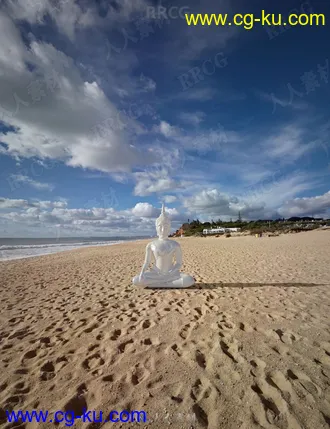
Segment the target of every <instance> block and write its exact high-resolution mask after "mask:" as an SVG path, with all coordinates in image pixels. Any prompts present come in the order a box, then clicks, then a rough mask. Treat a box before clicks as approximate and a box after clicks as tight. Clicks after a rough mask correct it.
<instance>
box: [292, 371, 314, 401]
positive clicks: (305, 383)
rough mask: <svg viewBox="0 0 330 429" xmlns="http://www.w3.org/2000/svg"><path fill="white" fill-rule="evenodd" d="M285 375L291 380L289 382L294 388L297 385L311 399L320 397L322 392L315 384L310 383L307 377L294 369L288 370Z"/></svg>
mask: <svg viewBox="0 0 330 429" xmlns="http://www.w3.org/2000/svg"><path fill="white" fill-rule="evenodd" d="M287 374H288V377H289V378H290V379H291V382H292V383H293V386H294V387H297V383H299V384H300V385H301V386H302V387H303V388H304V389H305V390H306V391H307V392H308V393H310V394H311V395H312V396H313V397H315V398H319V397H320V396H322V390H321V389H320V388H319V387H318V386H317V385H316V384H315V383H313V382H312V380H311V379H310V378H309V377H308V375H306V374H304V373H303V372H301V371H298V370H296V369H294V370H291V369H288V372H287ZM297 393H298V392H297Z"/></svg>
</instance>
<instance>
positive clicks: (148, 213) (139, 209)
mask: <svg viewBox="0 0 330 429" xmlns="http://www.w3.org/2000/svg"><path fill="white" fill-rule="evenodd" d="M132 213H133V215H134V216H140V217H146V218H155V217H156V216H159V214H160V209H157V208H156V207H154V206H153V205H151V204H149V203H138V204H136V205H135V207H133V209H132Z"/></svg>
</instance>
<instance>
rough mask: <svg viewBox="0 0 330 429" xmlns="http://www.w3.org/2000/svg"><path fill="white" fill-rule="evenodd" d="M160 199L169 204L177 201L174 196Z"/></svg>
mask: <svg viewBox="0 0 330 429" xmlns="http://www.w3.org/2000/svg"><path fill="white" fill-rule="evenodd" d="M162 199H163V200H164V202H165V203H167V204H171V203H174V202H175V201H176V200H177V197H176V196H175V195H164V197H162Z"/></svg>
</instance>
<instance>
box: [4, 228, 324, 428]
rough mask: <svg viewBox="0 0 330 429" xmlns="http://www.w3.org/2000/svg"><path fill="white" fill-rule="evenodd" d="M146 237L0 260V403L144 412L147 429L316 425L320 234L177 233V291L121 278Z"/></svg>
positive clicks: (129, 272) (320, 384) (320, 389)
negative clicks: (191, 281)
mask: <svg viewBox="0 0 330 429" xmlns="http://www.w3.org/2000/svg"><path fill="white" fill-rule="evenodd" d="M238 238H239V239H238ZM149 241H150V240H149V239H148V240H137V241H134V242H125V243H120V244H117V245H116V246H101V247H88V248H82V249H75V250H72V251H65V252H60V253H56V254H52V255H44V256H39V257H35V258H28V259H22V260H12V261H4V262H3V263H2V264H0V271H1V280H2V281H1V284H0V293H1V296H2V311H1V319H0V320H1V329H0V333H1V339H2V342H1V346H0V350H1V362H0V385H1V386H2V388H1V391H0V408H1V409H2V410H4V409H8V408H12V409H15V410H18V409H25V410H32V409H39V410H40V409H41V410H63V409H64V410H65V409H70V407H71V408H72V407H73V408H74V411H75V413H76V414H79V413H80V412H81V411H82V409H83V408H84V407H87V408H88V409H94V410H102V411H103V412H104V413H107V412H109V411H110V410H114V409H117V410H123V409H135V410H144V411H145V412H146V413H147V415H148V419H149V421H150V423H149V424H148V425H147V427H150V428H152V429H154V428H155V429H156V428H161V429H163V428H165V427H169V425H168V422H169V421H170V422H171V424H172V427H174V428H180V427H190V426H193V427H194V428H196V429H202V428H209V429H219V427H223V428H226V429H237V428H239V429H256V428H258V427H260V426H261V427H265V428H267V429H268V428H271V427H288V428H290V429H291V428H295V429H302V428H304V427H317V428H321V429H322V428H326V427H327V426H326V425H327V423H326V420H325V417H324V416H330V397H329V394H330V392H329V386H330V370H329V368H330V357H329V356H330V341H329V333H330V330H329V308H330V276H329V260H330V246H329V242H330V233H329V231H324V232H323V231H322V232H320V231H312V232H306V234H293V235H291V234H290V235H283V236H280V237H277V238H275V239H273V238H261V239H257V238H255V237H251V236H247V237H237V239H234V238H229V239H227V238H223V239H222V238H220V239H213V238H212V239H211V238H208V239H204V238H193V237H189V239H188V238H183V239H181V238H179V239H178V240H177V241H178V242H179V243H180V244H181V246H182V251H183V261H184V264H183V267H182V270H183V271H184V272H186V273H187V274H191V275H193V276H194V277H195V279H196V285H195V286H193V287H192V288H190V289H186V290H149V289H143V288H139V287H134V286H133V285H132V283H131V279H132V277H133V276H134V275H136V274H138V272H139V270H140V269H141V266H142V263H143V260H144V250H145V245H146V243H147V242H149ZM164 410H165V411H164ZM157 415H158V420H157ZM163 415H164V416H166V419H165V417H164V419H163V417H162V416H163ZM179 416H181V417H182V416H184V422H182V421H181V422H180V420H179ZM187 416H190V417H191V416H194V418H195V421H194V422H191V421H190V422H187V420H186V417H187ZM152 420H153V422H152ZM0 423H3V422H2V421H1V422H0ZM188 423H189V424H190V426H188ZM43 427H45V429H48V428H51V427H53V424H50V423H48V424H44V425H43ZM75 427H78V428H84V429H85V428H87V427H88V426H87V425H86V424H83V423H82V422H81V421H77V422H76V423H75ZM91 427H92V426H91ZM110 427H112V426H111V424H110V423H105V424H104V425H102V428H105V429H108V428H110ZM127 427H129V425H128V426H127ZM142 427H143V425H142Z"/></svg>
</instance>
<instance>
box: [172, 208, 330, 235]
mask: <svg viewBox="0 0 330 429" xmlns="http://www.w3.org/2000/svg"><path fill="white" fill-rule="evenodd" d="M321 226H330V219H319V218H312V217H302V218H300V217H292V218H290V219H276V220H273V219H267V220H263V219H258V220H252V221H243V220H242V219H241V214H240V213H239V216H238V220H236V221H230V222H223V221H222V220H221V219H218V220H216V221H214V220H213V219H212V220H211V222H200V221H199V219H196V220H192V221H191V222H189V219H188V222H187V223H184V224H183V225H182V227H181V229H180V230H178V231H177V234H180V232H179V231H183V233H184V235H185V236H186V237H189V236H202V235H203V229H212V228H240V229H241V232H250V233H251V234H261V233H267V232H268V233H287V232H300V231H307V230H312V229H316V228H319V227H321ZM174 235H175V234H174Z"/></svg>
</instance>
